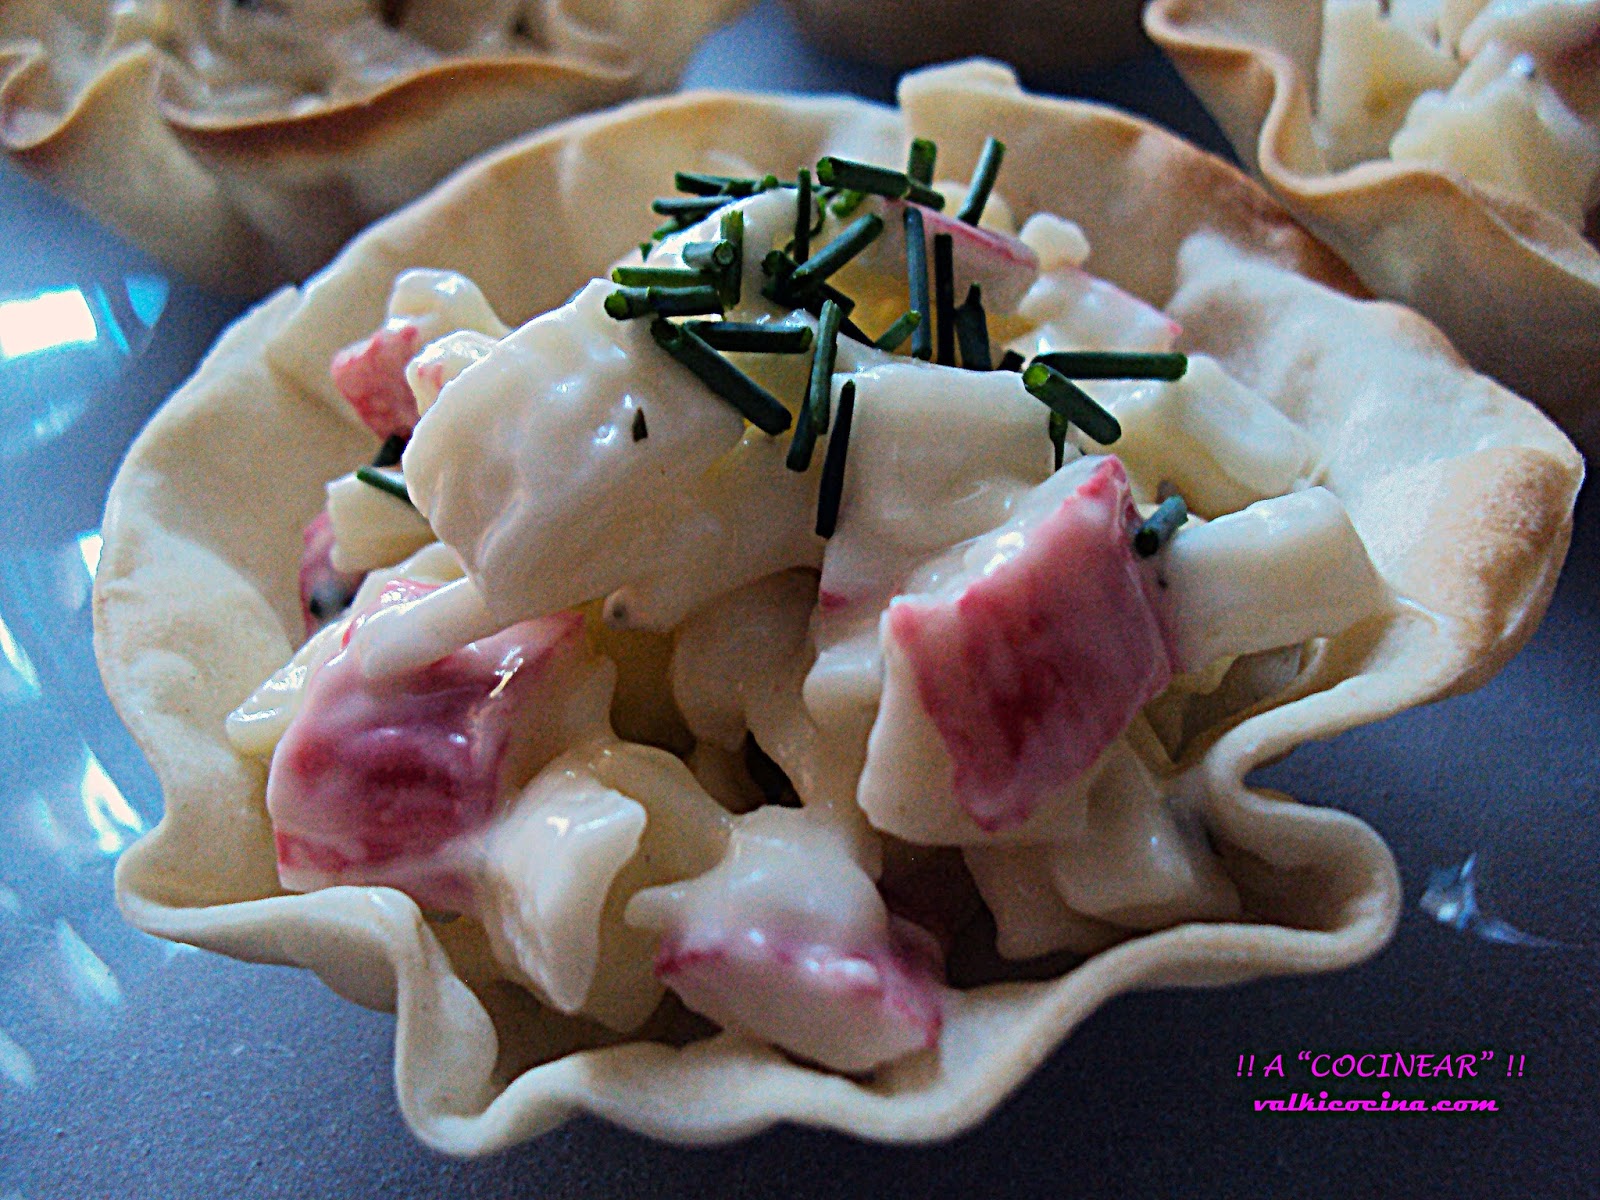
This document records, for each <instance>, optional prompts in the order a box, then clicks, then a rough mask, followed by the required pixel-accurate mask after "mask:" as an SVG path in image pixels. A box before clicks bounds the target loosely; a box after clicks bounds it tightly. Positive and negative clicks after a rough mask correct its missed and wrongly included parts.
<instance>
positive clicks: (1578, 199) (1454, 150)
mask: <svg viewBox="0 0 1600 1200" xmlns="http://www.w3.org/2000/svg"><path fill="white" fill-rule="evenodd" d="M1597 117H1600V112H1596V113H1590V114H1588V115H1587V119H1586V117H1585V116H1584V115H1580V114H1579V113H1577V112H1574V111H1573V110H1572V109H1571V108H1570V107H1568V105H1567V103H1566V102H1565V100H1564V99H1563V97H1562V95H1561V93H1560V92H1558V91H1557V90H1556V89H1555V88H1554V87H1552V86H1551V83H1550V81H1549V80H1548V79H1547V78H1546V77H1545V75H1544V73H1543V72H1541V70H1540V69H1539V67H1538V64H1537V61H1536V60H1535V59H1534V58H1533V56H1532V55H1529V54H1526V53H1521V54H1514V53H1512V51H1511V50H1510V49H1509V48H1508V47H1505V46H1502V45H1499V44H1492V45H1490V46H1488V47H1487V48H1485V49H1484V50H1483V51H1482V52H1480V53H1479V54H1478V55H1477V57H1476V58H1474V59H1473V60H1472V62H1471V63H1470V64H1469V65H1468V66H1467V69H1466V70H1465V71H1463V72H1462V73H1461V77H1460V78H1459V79H1458V80H1456V81H1455V85H1454V86H1453V87H1451V88H1450V90H1449V91H1447V92H1446V91H1430V92H1427V93H1425V94H1423V95H1421V96H1418V97H1417V101H1416V103H1415V104H1413V105H1412V106H1411V111H1410V112H1409V114H1408V115H1407V117H1406V121H1405V124H1404V125H1403V126H1402V127H1401V128H1400V130H1399V131H1398V132H1397V133H1396V134H1395V135H1394V140H1393V141H1392V142H1391V144H1390V147H1389V152H1390V155H1391V156H1392V157H1393V158H1394V159H1395V160H1396V161H1397V162H1425V163H1437V164H1441V165H1444V166H1447V167H1453V168H1455V169H1456V170H1458V171H1460V172H1461V173H1462V174H1464V175H1465V176H1467V178H1469V179H1471V180H1472V181H1473V182H1475V183H1479V184H1482V185H1484V186H1486V187H1493V188H1498V189H1500V190H1503V191H1506V192H1510V193H1511V194H1513V195H1516V196H1520V197H1523V198H1524V199H1527V200H1529V201H1531V202H1533V203H1534V204H1537V205H1538V206H1540V207H1541V208H1544V209H1546V210H1548V211H1549V212H1552V213H1554V214H1555V215H1556V216H1558V217H1560V218H1561V219H1562V220H1563V221H1565V222H1566V223H1567V224H1569V225H1573V226H1581V225H1582V224H1583V220H1584V214H1585V213H1586V212H1587V211H1588V210H1589V208H1590V207H1591V206H1592V204H1593V202H1594V198H1595V182H1596V179H1597V177H1600V122H1597V120H1596V118H1597Z"/></svg>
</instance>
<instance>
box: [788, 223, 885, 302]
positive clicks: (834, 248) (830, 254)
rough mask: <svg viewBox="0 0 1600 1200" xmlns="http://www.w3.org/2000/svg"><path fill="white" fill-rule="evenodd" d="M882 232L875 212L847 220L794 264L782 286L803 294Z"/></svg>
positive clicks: (793, 293) (881, 224)
mask: <svg viewBox="0 0 1600 1200" xmlns="http://www.w3.org/2000/svg"><path fill="white" fill-rule="evenodd" d="M882 232H883V218H882V217H880V216H879V215H878V214H877V213H868V214H867V215H866V216H864V217H859V218H857V219H856V220H854V221H852V222H850V224H848V225H846V226H845V227H844V229H843V230H841V231H840V233H839V235H838V236H837V237H835V238H834V239H833V240H832V241H830V242H828V243H827V244H826V245H825V246H823V247H822V248H821V249H820V250H818V251H817V252H816V253H815V254H813V255H812V256H811V257H810V258H808V259H807V260H806V261H805V262H803V263H801V264H800V265H799V266H797V267H796V268H795V270H794V273H793V274H792V275H790V276H789V277H788V278H787V279H786V280H784V281H783V284H782V287H783V289H784V290H785V291H786V292H788V294H789V295H791V296H800V295H804V294H805V293H806V292H808V291H810V290H811V289H812V288H813V287H815V286H816V285H817V284H819V283H821V282H822V281H823V280H825V279H827V278H828V276H830V275H832V274H833V273H834V272H835V271H837V270H839V268H841V267H843V266H844V265H845V263H847V262H849V261H850V260H851V259H852V258H854V257H855V256H856V255H858V254H860V253H861V252H862V251H863V250H865V249H866V248H867V247H868V246H870V245H872V243H873V242H874V241H876V240H877V237H878V235H879V234H880V233H882Z"/></svg>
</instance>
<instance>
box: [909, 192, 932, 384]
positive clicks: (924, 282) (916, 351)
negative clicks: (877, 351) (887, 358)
mask: <svg viewBox="0 0 1600 1200" xmlns="http://www.w3.org/2000/svg"><path fill="white" fill-rule="evenodd" d="M905 226H906V283H907V287H906V290H907V291H908V292H909V293H910V295H911V309H912V311H913V312H919V313H930V312H932V311H933V306H932V305H931V304H929V302H928V243H927V241H926V240H925V239H924V237H923V233H922V212H921V210H920V209H915V208H909V207H908V208H907V209H906V211H905ZM911 357H912V358H920V359H922V361H923V362H927V361H928V360H929V359H930V358H932V357H933V326H932V323H931V322H929V321H927V320H922V321H918V322H917V327H916V328H915V329H913V330H912V331H911Z"/></svg>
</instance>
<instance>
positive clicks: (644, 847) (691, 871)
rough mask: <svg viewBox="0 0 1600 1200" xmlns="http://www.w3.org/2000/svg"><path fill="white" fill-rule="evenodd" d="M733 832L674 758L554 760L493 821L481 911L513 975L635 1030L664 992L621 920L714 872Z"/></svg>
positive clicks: (646, 939) (558, 1001) (555, 1003)
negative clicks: (636, 904) (631, 905)
mask: <svg viewBox="0 0 1600 1200" xmlns="http://www.w3.org/2000/svg"><path fill="white" fill-rule="evenodd" d="M730 828H731V821H730V819H729V817H728V814H727V813H725V812H724V811H723V810H722V809H721V808H720V807H718V805H717V803H716V802H715V801H714V800H712V799H711V797H709V796H708V795H706V794H705V792H704V791H702V790H701V789H700V787H699V785H698V784H697V783H696V782H695V779H694V777H693V775H691V774H690V772H689V771H688V769H687V768H686V767H685V766H684V765H683V764H682V763H681V762H679V761H678V760H677V759H676V758H674V757H673V756H672V755H670V754H667V753H666V752H664V751H661V750H656V749H653V748H651V747H648V746H638V745H632V744H629V743H626V742H620V741H617V740H615V739H612V738H602V739H600V740H599V741H596V742H592V743H589V744H586V745H584V746H581V747H578V748H577V749H574V750H572V751H571V752H569V753H567V754H563V755H562V756H560V757H559V758H557V759H556V760H555V761H554V762H552V763H550V764H549V765H548V766H547V767H545V769H544V770H542V771H541V772H540V773H539V774H538V776H537V777H536V778H535V779H534V780H533V782H532V783H530V784H529V785H528V787H527V788H526V789H525V790H524V791H523V793H522V795H521V796H520V797H519V798H518V799H517V800H516V801H515V802H514V803H513V805H512V806H511V808H510V809H509V811H508V812H507V813H506V814H505V816H504V817H502V818H501V819H500V820H498V821H497V822H496V823H495V825H494V827H493V829H492V831H491V832H490V834H489V836H488V838H487V839H486V844H485V851H484V858H483V863H482V866H481V867H480V868H479V870H478V873H477V895H476V899H475V908H474V912H475V914H476V915H477V916H478V917H479V919H480V920H482V922H483V925H484V929H485V930H486V931H487V932H488V934H489V940H490V944H491V946H492V947H493V950H494V955H495V958H496V959H497V960H498V961H499V963H500V964H501V966H502V967H504V968H505V969H506V971H507V972H508V973H509V974H510V975H511V977H512V978H514V979H517V980H518V981H520V982H522V983H524V984H526V985H527V986H528V987H530V988H531V989H532V990H533V991H534V992H535V993H536V994H537V995H538V996H539V997H540V998H541V999H543V1000H544V1001H545V1002H546V1003H548V1004H550V1005H551V1006H552V1007H554V1008H556V1009H557V1010H559V1011H561V1012H564V1013H568V1014H575V1015H582V1016H586V1017H589V1018H591V1019H593V1020H596V1021H599V1022H601V1023H602V1024H604V1025H606V1026H608V1027H609V1028H612V1029H616V1030H618V1031H620V1032H628V1031H631V1030H633V1029H637V1028H638V1027H639V1025H640V1024H642V1023H643V1022H644V1021H645V1020H646V1019H647V1018H648V1017H649V1015H650V1013H651V1012H652V1011H654V1009H655V1007H656V1005H657V1003H658V1002H659V1001H660V999H661V993H662V985H661V983H660V982H659V981H658V980H657V979H656V977H655V972H654V969H653V965H652V957H653V954H654V951H655V949H656V939H655V938H654V936H652V935H651V934H649V933H647V932H645V931H643V930H639V929H634V928H632V927H630V926H629V925H627V924H626V923H625V922H624V920H623V913H624V911H625V909H626V907H627V904H628V901H629V900H630V899H631V898H632V897H633V895H634V894H635V893H636V892H638V891H640V890H642V889H643V888H646V887H652V886H656V885H659V884H663V883H668V882H673V881H676V880H681V879H684V878H687V877H690V876H693V875H697V874H701V873H704V872H705V871H708V870H710V869H711V868H712V867H713V866H715V865H716V863H717V860H718V859H719V858H720V857H721V856H722V854H723V851H724V850H725V849H726V848H727V842H728V833H729V830H730Z"/></svg>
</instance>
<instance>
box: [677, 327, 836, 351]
mask: <svg viewBox="0 0 1600 1200" xmlns="http://www.w3.org/2000/svg"><path fill="white" fill-rule="evenodd" d="M689 329H690V330H691V331H693V333H694V335H695V336H696V337H698V338H699V339H700V340H701V341H703V342H704V343H705V344H706V345H708V346H710V347H711V348H712V349H713V350H732V351H734V352H736V353H744V354H804V353H805V352H806V351H807V350H809V349H811V341H812V338H811V330H809V329H807V328H806V327H805V326H804V325H762V324H758V323H757V322H754V321H695V322H694V323H692V324H691V325H690V326H689Z"/></svg>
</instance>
